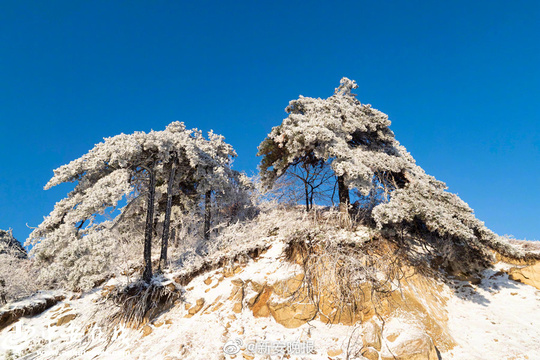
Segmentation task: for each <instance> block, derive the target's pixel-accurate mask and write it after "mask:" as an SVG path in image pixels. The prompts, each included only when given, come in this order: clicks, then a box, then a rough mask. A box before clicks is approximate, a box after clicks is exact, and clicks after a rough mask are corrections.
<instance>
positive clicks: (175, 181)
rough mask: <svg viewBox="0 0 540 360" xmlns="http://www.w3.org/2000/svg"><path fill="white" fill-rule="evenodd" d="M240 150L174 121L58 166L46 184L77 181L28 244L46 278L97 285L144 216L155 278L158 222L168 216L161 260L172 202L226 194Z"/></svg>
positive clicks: (148, 265)
mask: <svg viewBox="0 0 540 360" xmlns="http://www.w3.org/2000/svg"><path fill="white" fill-rule="evenodd" d="M235 155H236V154H235V153H234V150H233V148H232V147H231V146H230V145H229V144H227V143H225V142H224V139H223V137H221V136H218V135H215V134H213V133H210V134H209V139H208V140H207V139H205V138H204V137H203V135H202V133H201V132H200V131H198V130H188V129H186V128H185V126H184V124H183V123H180V122H174V123H172V124H170V125H169V126H167V128H166V129H165V130H164V131H151V132H149V133H144V132H136V133H134V134H131V135H126V134H120V135H117V136H114V137H111V138H106V139H104V141H103V142H101V143H99V144H97V145H96V146H95V147H94V148H93V149H92V150H90V151H89V152H88V153H87V154H85V155H83V156H82V157H80V158H78V159H76V160H74V161H72V162H70V163H69V164H67V165H64V166H61V167H60V168H58V169H56V170H55V171H54V176H53V178H52V179H51V180H50V181H49V182H48V183H47V185H46V186H45V188H46V189H48V188H50V187H52V186H56V185H58V184H61V183H65V182H76V186H75V188H74V189H73V191H71V192H70V193H69V194H68V196H67V197H66V198H65V199H63V200H61V201H60V202H58V203H57V204H56V205H55V207H54V209H53V211H52V212H51V213H50V215H49V216H47V217H46V218H45V219H44V221H43V223H42V224H40V225H39V226H38V228H36V229H35V230H34V231H33V232H32V234H31V235H30V237H29V239H28V241H27V243H28V245H32V246H33V249H32V252H31V254H32V255H34V256H35V258H36V260H37V261H38V262H40V263H41V264H42V265H43V266H44V271H43V275H44V278H46V279H47V280H48V281H49V282H52V283H54V282H61V283H67V284H69V285H70V286H71V287H82V288H89V287H91V286H93V285H94V283H96V282H97V281H99V280H101V279H102V278H103V274H104V273H105V272H106V271H107V267H108V266H109V265H110V263H111V259H112V258H114V250H115V243H116V241H117V238H118V231H121V232H128V233H131V234H133V236H134V237H135V236H140V235H138V234H139V233H138V232H137V231H138V228H137V224H141V223H142V221H143V219H144V223H145V225H144V261H145V267H144V272H143V278H144V280H146V281H149V280H150V278H151V277H152V261H151V260H152V259H151V248H152V239H153V236H154V233H155V231H156V230H157V229H156V221H157V219H159V217H160V216H163V224H164V228H163V231H162V242H163V243H162V251H161V255H162V256H161V260H162V261H164V262H166V258H167V256H166V252H167V243H168V234H169V224H170V216H171V211H172V207H173V206H174V205H178V204H181V203H183V204H184V205H186V204H187V203H188V202H186V201H183V200H182V198H183V197H184V195H185V196H186V197H189V196H191V197H192V198H195V199H194V200H193V201H192V203H197V202H198V201H197V200H196V199H197V198H201V197H202V196H203V195H204V194H207V193H208V191H214V192H216V193H220V192H226V191H227V186H228V184H229V182H230V178H231V177H233V176H234V175H235V172H233V170H232V169H230V164H231V161H232V158H233V157H234V156H235ZM184 191H185V192H184ZM120 205H123V206H121V207H120ZM155 210H157V214H156V211H155ZM162 210H163V211H162Z"/></svg>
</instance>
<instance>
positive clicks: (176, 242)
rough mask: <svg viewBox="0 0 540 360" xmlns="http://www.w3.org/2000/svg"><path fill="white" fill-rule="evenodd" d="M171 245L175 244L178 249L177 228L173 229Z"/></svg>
mask: <svg viewBox="0 0 540 360" xmlns="http://www.w3.org/2000/svg"><path fill="white" fill-rule="evenodd" d="M170 243H171V244H173V246H176V247H178V241H177V240H176V228H174V227H173V228H172V229H171V241H170Z"/></svg>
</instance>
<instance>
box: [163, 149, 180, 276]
mask: <svg viewBox="0 0 540 360" xmlns="http://www.w3.org/2000/svg"><path fill="white" fill-rule="evenodd" d="M175 173H176V159H173V163H172V167H171V172H170V173H169V182H168V183H167V207H166V208H165V220H163V236H162V238H161V256H160V258H159V269H160V270H161V269H164V268H165V267H167V249H168V246H169V229H170V227H171V208H172V198H173V194H172V192H173V183H174V176H175Z"/></svg>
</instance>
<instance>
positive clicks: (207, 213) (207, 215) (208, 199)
mask: <svg viewBox="0 0 540 360" xmlns="http://www.w3.org/2000/svg"><path fill="white" fill-rule="evenodd" d="M211 211H212V191H211V190H208V191H207V192H206V194H205V196H204V240H208V239H210V221H211V216H212V213H211Z"/></svg>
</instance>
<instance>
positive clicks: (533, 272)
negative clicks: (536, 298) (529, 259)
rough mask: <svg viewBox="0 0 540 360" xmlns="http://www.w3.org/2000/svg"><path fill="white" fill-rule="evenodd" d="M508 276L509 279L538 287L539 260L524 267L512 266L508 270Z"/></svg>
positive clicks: (539, 279) (539, 274) (539, 278)
mask: <svg viewBox="0 0 540 360" xmlns="http://www.w3.org/2000/svg"><path fill="white" fill-rule="evenodd" d="M508 277H509V278H510V279H511V280H514V281H519V282H521V283H523V284H527V285H531V286H534V287H535V288H537V289H540V261H538V262H537V263H536V264H532V265H528V266H524V267H513V268H511V269H510V270H508Z"/></svg>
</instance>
